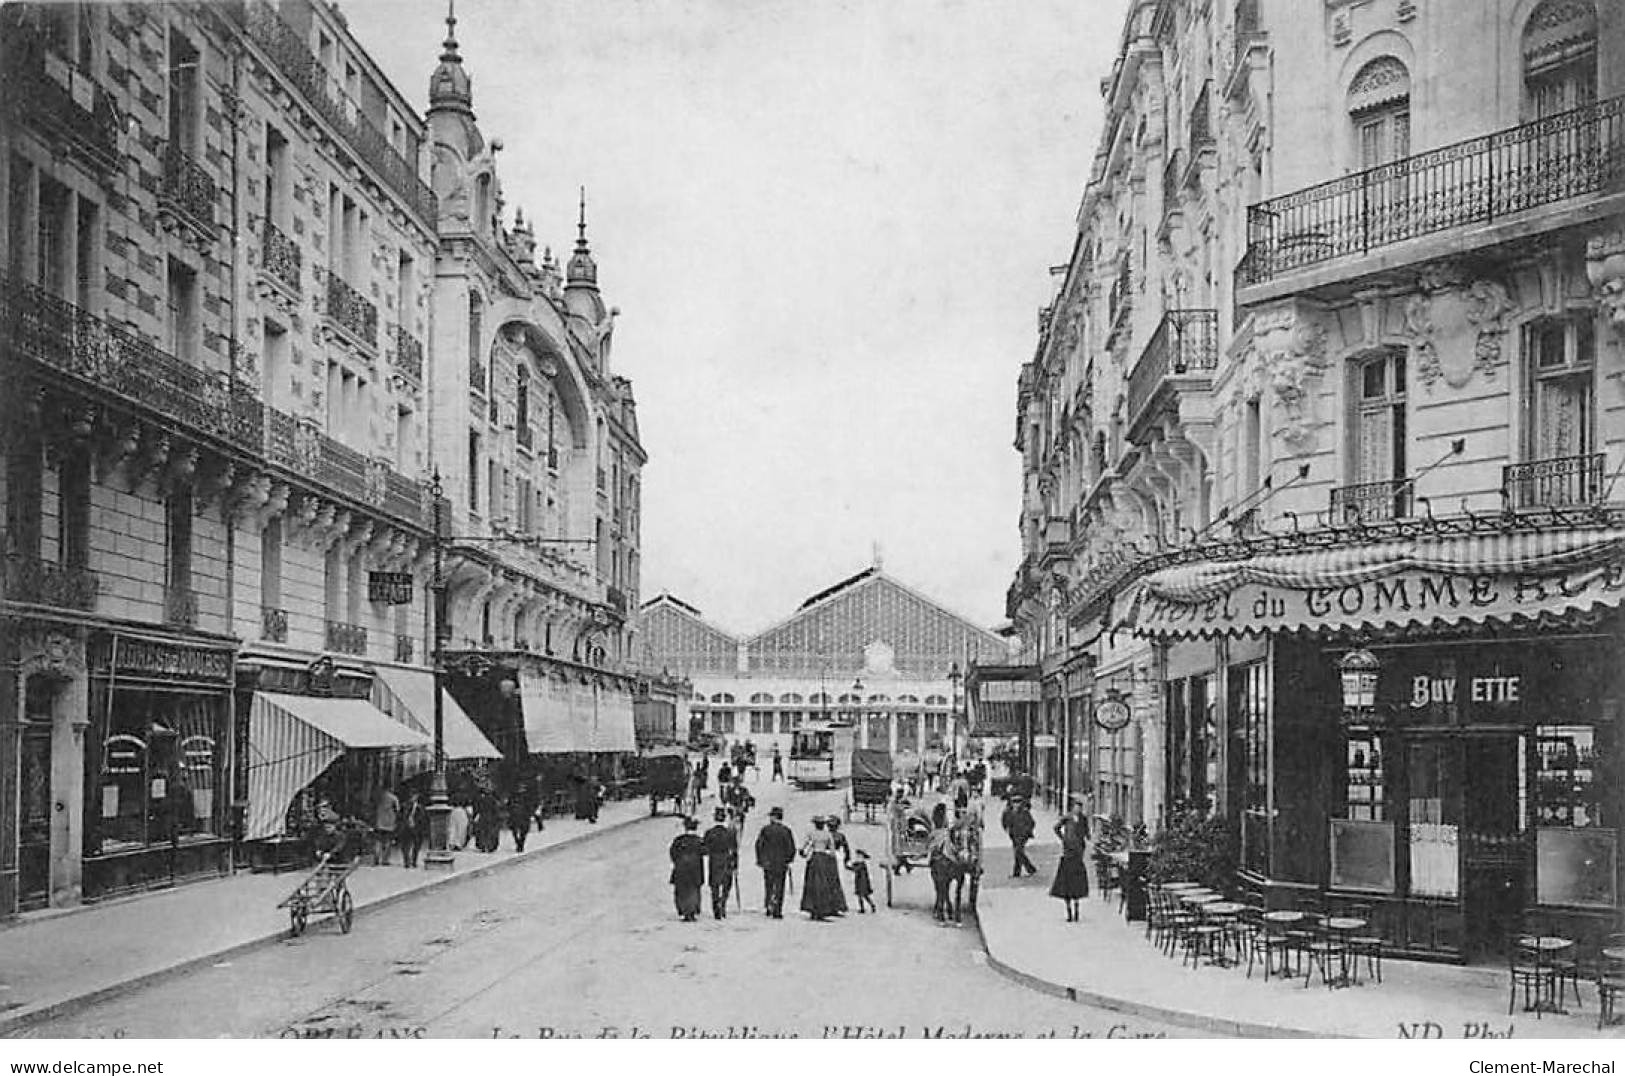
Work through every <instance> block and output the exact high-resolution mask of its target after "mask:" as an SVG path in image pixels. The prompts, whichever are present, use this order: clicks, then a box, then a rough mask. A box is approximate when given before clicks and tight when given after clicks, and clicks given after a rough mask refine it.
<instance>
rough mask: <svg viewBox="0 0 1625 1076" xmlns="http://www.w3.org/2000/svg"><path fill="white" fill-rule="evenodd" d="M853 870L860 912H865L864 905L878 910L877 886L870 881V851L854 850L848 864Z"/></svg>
mask: <svg viewBox="0 0 1625 1076" xmlns="http://www.w3.org/2000/svg"><path fill="white" fill-rule="evenodd" d="M847 867H848V869H849V870H851V871H852V892H853V893H855V894H857V898H858V914H859V915H862V914H863V906H864V905H865V904H868V905H869V910H870V911H871V912H873V911H878V909H877V908H876V907H875V898H874V891H875V887H874V886H873V885H871V884H870V883H869V853H868V852H865V851H864V850H863V849H861V848H854V849H853V850H852V862H851V863H848V864H847Z"/></svg>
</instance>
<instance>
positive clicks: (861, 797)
mask: <svg viewBox="0 0 1625 1076" xmlns="http://www.w3.org/2000/svg"><path fill="white" fill-rule="evenodd" d="M891 794H892V764H891V752H889V751H887V750H885V749H883V748H877V747H859V748H855V749H854V750H853V751H852V787H851V790H850V791H849V792H848V793H847V796H846V820H847V821H848V822H851V821H852V812H853V811H854V810H855V809H857V808H862V809H863V820H864V821H865V822H873V821H875V811H876V809H878V808H882V807H885V806H886V804H888V803H890V802H891Z"/></svg>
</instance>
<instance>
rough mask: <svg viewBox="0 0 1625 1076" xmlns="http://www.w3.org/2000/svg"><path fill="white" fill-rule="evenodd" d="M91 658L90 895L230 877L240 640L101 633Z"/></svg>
mask: <svg viewBox="0 0 1625 1076" xmlns="http://www.w3.org/2000/svg"><path fill="white" fill-rule="evenodd" d="M87 657H88V667H89V673H90V692H89V710H88V722H87V723H86V725H85V730H84V740H83V743H84V752H83V754H84V757H83V760H82V765H83V772H84V786H83V787H84V798H83V812H84V813H83V816H82V817H83V832H84V845H83V895H84V899H86V900H96V899H100V898H106V897H111V896H118V895H121V894H125V893H131V892H136V891H139V890H143V889H151V888H158V887H162V886H169V885H173V884H175V883H176V882H179V881H183V880H186V879H191V878H197V877H205V876H212V875H218V874H224V873H227V872H228V871H229V870H230V869H231V840H230V825H229V824H230V814H229V806H230V796H229V789H230V787H231V781H230V775H231V772H232V748H233V740H232V736H231V729H232V683H233V665H234V660H235V645H234V643H232V642H231V641H229V640H218V641H217V640H204V639H187V640H180V639H176V638H163V637H158V636H150V635H142V634H134V633H126V632H120V631H93V632H91V633H90V636H89V639H88V642H87ZM25 768H26V766H25ZM53 798H55V797H53ZM58 802H60V800H58Z"/></svg>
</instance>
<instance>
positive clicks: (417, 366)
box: [395, 325, 423, 385]
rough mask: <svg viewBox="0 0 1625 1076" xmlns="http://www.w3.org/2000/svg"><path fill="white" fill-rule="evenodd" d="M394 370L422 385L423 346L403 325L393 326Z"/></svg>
mask: <svg viewBox="0 0 1625 1076" xmlns="http://www.w3.org/2000/svg"><path fill="white" fill-rule="evenodd" d="M395 369H396V370H397V371H398V372H399V373H401V374H404V375H405V376H407V377H409V378H411V379H412V380H413V381H416V382H417V383H418V384H420V385H421V384H422V383H423V345H422V344H421V343H419V342H418V338H417V337H415V336H413V335H412V334H411V333H409V332H407V331H406V326H404V325H397V326H395Z"/></svg>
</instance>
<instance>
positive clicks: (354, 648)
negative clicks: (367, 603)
mask: <svg viewBox="0 0 1625 1076" xmlns="http://www.w3.org/2000/svg"><path fill="white" fill-rule="evenodd" d="M327 649H329V650H332V651H334V652H335V653H339V654H361V655H365V654H366V652H367V629H366V628H364V627H362V626H361V625H359V624H345V623H343V622H341V621H338V620H329V621H328V622H327Z"/></svg>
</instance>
